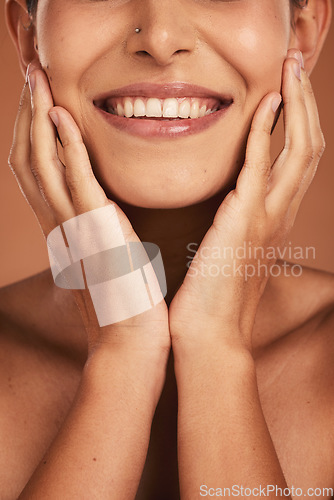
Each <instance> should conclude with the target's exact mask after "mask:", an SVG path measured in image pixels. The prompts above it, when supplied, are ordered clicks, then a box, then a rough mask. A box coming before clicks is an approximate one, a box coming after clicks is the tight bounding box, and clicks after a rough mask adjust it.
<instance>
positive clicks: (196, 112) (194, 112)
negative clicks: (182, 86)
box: [190, 101, 199, 118]
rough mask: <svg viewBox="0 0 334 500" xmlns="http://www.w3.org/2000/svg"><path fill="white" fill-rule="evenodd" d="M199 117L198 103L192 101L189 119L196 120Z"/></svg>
mask: <svg viewBox="0 0 334 500" xmlns="http://www.w3.org/2000/svg"><path fill="white" fill-rule="evenodd" d="M198 117H199V103H198V101H194V102H193V103H192V105H191V108H190V118H198Z"/></svg>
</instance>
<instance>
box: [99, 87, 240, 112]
mask: <svg viewBox="0 0 334 500" xmlns="http://www.w3.org/2000/svg"><path fill="white" fill-rule="evenodd" d="M110 97H157V98H158V99H166V98H168V97H213V98H214V99H218V100H219V101H226V102H227V101H233V97H232V96H231V95H223V94H219V93H218V92H214V91H212V90H210V89H207V88H205V87H200V86H198V85H193V84H189V83H183V82H172V83H164V84H160V85H159V84H157V83H145V82H143V83H136V84H134V85H127V86H126V87H121V88H119V89H115V90H110V91H108V92H104V93H103V94H99V95H98V96H96V97H95V98H94V99H93V102H94V104H96V105H97V106H98V104H99V102H102V101H105V100H107V99H109V98H110Z"/></svg>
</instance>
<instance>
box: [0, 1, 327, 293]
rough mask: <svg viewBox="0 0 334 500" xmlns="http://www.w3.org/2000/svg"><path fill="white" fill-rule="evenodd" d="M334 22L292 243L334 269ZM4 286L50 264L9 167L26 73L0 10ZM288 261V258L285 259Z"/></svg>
mask: <svg viewBox="0 0 334 500" xmlns="http://www.w3.org/2000/svg"><path fill="white" fill-rule="evenodd" d="M333 48H334V27H333V25H332V28H331V31H330V33H329V36H328V39H327V41H326V44H325V47H324V50H323V52H322V55H321V58H320V60H319V62H318V65H317V67H316V68H315V70H314V72H313V74H312V83H313V88H314V91H315V94H316V97H317V101H318V107H319V112H320V117H321V124H322V129H323V132H324V135H325V138H326V142H327V148H326V151H325V154H324V156H323V158H322V160H321V163H320V167H319V169H318V172H317V175H316V177H315V180H314V181H313V184H312V186H311V188H310V189H309V191H308V193H307V195H306V197H305V198H304V201H303V204H302V206H301V209H300V212H299V215H298V217H297V220H296V224H295V227H294V229H293V231H292V233H291V236H290V241H291V243H292V246H300V247H302V248H303V249H304V252H305V247H315V250H316V258H315V259H308V260H307V259H303V260H298V263H303V264H306V265H309V266H311V267H315V268H318V269H324V270H327V271H331V272H334V259H333V256H334V234H333V233H334V232H333V220H334V217H333V216H334V203H333V199H334V165H333V159H334V124H333V111H334V97H333V89H334V65H333V52H334V51H333ZM0 64H1V79H0V101H1V104H0V109H1V116H0V137H1V143H0V242H1V244H0V286H3V285H6V284H9V283H12V282H14V281H17V280H20V279H23V278H25V277H27V276H30V275H32V274H35V273H37V272H39V271H41V270H43V269H45V268H47V267H48V257H47V251H46V245H45V241H44V238H43V236H42V233H41V231H40V228H39V226H38V223H37V220H36V219H35V216H34V215H33V213H32V211H31V209H30V208H29V207H28V205H27V203H26V201H25V200H24V198H23V196H22V194H21V192H20V190H19V188H18V186H17V184H16V181H15V179H14V177H13V175H12V173H11V171H10V170H9V168H8V166H7V157H8V153H9V149H10V144H11V141H12V133H13V125H14V120H15V115H16V112H17V107H18V100H19V95H20V91H21V88H22V85H23V77H22V75H21V74H20V72H19V68H18V64H17V57H16V53H15V50H14V47H13V46H12V43H11V40H10V38H9V35H8V34H7V31H6V27H5V24H4V18H3V9H2V12H1V13H0ZM278 132H279V133H276V134H275V141H274V146H273V151H274V152H278V151H279V148H280V145H281V144H282V138H281V134H282V127H281V126H280V127H279V131H278ZM287 260H289V259H288V258H287Z"/></svg>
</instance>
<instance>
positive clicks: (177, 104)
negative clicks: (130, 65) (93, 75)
mask: <svg viewBox="0 0 334 500" xmlns="http://www.w3.org/2000/svg"><path fill="white" fill-rule="evenodd" d="M210 94H211V95H210ZM93 103H94V106H95V107H96V108H97V109H98V110H99V111H100V112H102V114H103V116H104V118H105V119H107V120H108V122H109V123H110V124H112V125H113V126H115V127H116V128H118V129H120V130H124V131H126V132H129V133H131V134H134V135H139V136H142V137H147V136H150V137H152V136H155V137H158V136H160V137H161V136H165V137H178V136H181V135H189V134H192V133H196V132H200V131H201V130H204V129H206V128H207V127H209V126H211V124H213V123H214V122H215V121H216V120H217V119H219V118H220V116H222V114H224V113H225V111H226V110H227V109H228V108H229V107H230V106H231V104H232V103H233V98H232V97H231V96H220V95H219V94H215V93H212V92H210V91H209V90H207V89H204V88H203V87H198V86H194V85H189V84H184V83H181V82H180V83H179V82H176V83H173V84H165V85H156V84H140V85H132V86H128V87H123V88H122V89H118V90H115V91H113V92H110V93H109V94H105V95H102V96H98V97H97V98H96V99H94V100H93Z"/></svg>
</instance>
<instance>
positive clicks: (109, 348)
mask: <svg viewBox="0 0 334 500" xmlns="http://www.w3.org/2000/svg"><path fill="white" fill-rule="evenodd" d="M168 355H169V350H167V349H165V350H162V349H151V351H148V350H146V349H139V348H138V347H137V346H134V345H128V344H127V345H125V344H124V343H119V344H115V343H113V344H100V345H99V346H97V347H95V349H94V350H93V351H92V352H91V354H90V355H89V357H88V359H87V362H86V365H85V367H84V371H83V380H84V384H85V385H86V387H89V388H90V389H93V390H97V391H99V390H104V391H108V390H109V388H110V389H113V388H114V387H115V385H117V386H119V387H121V386H124V387H130V388H131V392H132V393H133V395H134V396H137V397H138V400H139V401H141V402H143V401H147V402H148V403H149V404H150V403H151V404H152V410H153V412H154V410H155V407H156V405H157V403H158V400H159V398H160V394H161V391H162V388H163V385H164V381H165V377H166V366H167V361H168Z"/></svg>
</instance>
